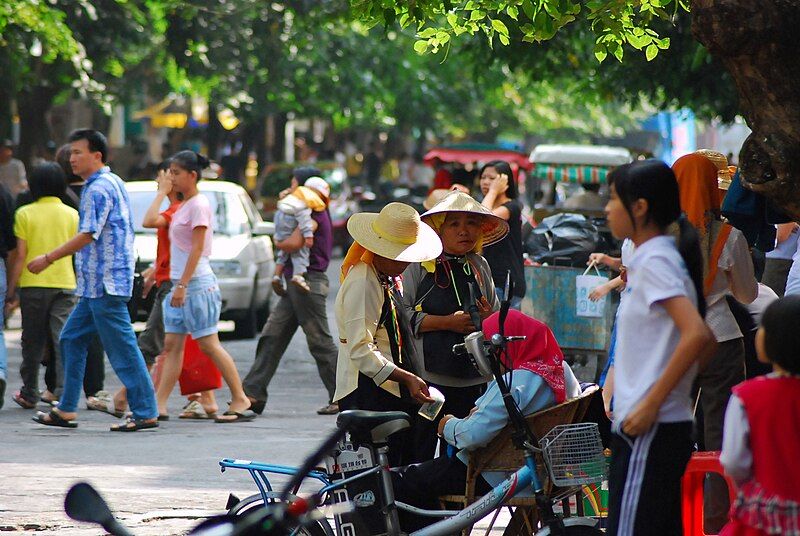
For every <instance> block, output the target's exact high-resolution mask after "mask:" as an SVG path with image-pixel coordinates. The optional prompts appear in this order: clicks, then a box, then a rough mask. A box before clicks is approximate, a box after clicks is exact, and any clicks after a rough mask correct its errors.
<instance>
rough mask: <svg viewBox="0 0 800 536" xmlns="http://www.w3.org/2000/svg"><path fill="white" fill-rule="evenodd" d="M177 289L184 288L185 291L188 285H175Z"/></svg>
mask: <svg viewBox="0 0 800 536" xmlns="http://www.w3.org/2000/svg"><path fill="white" fill-rule="evenodd" d="M175 288H183V289H185V288H186V285H184V284H183V283H178V284H177V285H175Z"/></svg>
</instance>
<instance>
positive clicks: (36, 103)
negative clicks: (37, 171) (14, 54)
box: [17, 86, 56, 170]
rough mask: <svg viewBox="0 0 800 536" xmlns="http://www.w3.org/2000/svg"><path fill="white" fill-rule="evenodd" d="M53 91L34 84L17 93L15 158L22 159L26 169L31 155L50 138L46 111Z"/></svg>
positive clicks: (48, 108)
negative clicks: (18, 126) (17, 130)
mask: <svg viewBox="0 0 800 536" xmlns="http://www.w3.org/2000/svg"><path fill="white" fill-rule="evenodd" d="M55 93H56V92H55V91H54V90H53V89H52V88H49V87H44V86H34V87H32V88H30V89H27V90H24V91H21V92H20V93H19V95H18V100H17V103H18V105H19V123H20V132H19V151H18V152H17V158H19V159H20V160H22V163H23V164H25V168H26V169H28V170H30V169H31V161H32V159H33V157H34V156H36V154H37V153H39V152H40V150H41V149H44V147H45V145H46V144H47V142H48V140H50V126H49V125H48V124H47V112H48V111H49V110H50V108H51V107H52V105H53V98H54V97H55Z"/></svg>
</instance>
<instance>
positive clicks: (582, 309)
mask: <svg viewBox="0 0 800 536" xmlns="http://www.w3.org/2000/svg"><path fill="white" fill-rule="evenodd" d="M592 268H594V271H595V272H596V273H597V275H587V274H588V273H589V270H591V269H592ZM605 283H608V278H606V277H603V276H602V275H600V272H599V271H598V270H597V266H596V265H595V264H594V263H592V264H591V265H589V267H588V268H586V271H585V272H583V275H579V276H575V314H576V315H577V316H581V317H588V318H601V317H602V316H603V313H604V311H605V309H606V298H608V295H605V296H603V297H602V298H600V299H599V300H597V301H592V300H590V299H589V294H591V292H592V291H593V290H594V289H595V288H596V287H598V286H600V285H603V284H605Z"/></svg>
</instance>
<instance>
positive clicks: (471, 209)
mask: <svg viewBox="0 0 800 536" xmlns="http://www.w3.org/2000/svg"><path fill="white" fill-rule="evenodd" d="M450 212H453V213H458V212H463V213H464V214H475V215H478V216H480V217H481V219H482V222H481V231H482V232H483V245H484V246H490V245H492V244H495V243H497V242H499V241H500V240H502V239H503V238H505V236H506V235H507V234H508V231H509V227H508V222H507V221H506V220H504V219H503V218H501V217H500V216H496V215H494V214H493V213H492V212H491V211H489V209H488V208H485V207H483V206H482V205H481V204H480V203H478V202H477V201H476V200H475V199H473V198H472V197H470V196H469V195H467V194H460V195H459V194H458V193H452V194H450V195H447V196H445V197H444V198H443V199H442V200H441V201H439V202H438V203H437V204H436V205H434V207H433V208H431V209H430V210H428V211H427V212H425V213H424V214H422V215H421V216H420V217H421V218H422V221H426V219H427V218H429V217H430V216H433V215H434V214H447V213H450Z"/></svg>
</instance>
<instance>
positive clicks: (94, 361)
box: [44, 335, 106, 398]
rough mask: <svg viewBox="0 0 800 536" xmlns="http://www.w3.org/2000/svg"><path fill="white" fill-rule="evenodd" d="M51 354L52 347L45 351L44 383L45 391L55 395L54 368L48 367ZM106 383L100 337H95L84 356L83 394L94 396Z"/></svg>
mask: <svg viewBox="0 0 800 536" xmlns="http://www.w3.org/2000/svg"><path fill="white" fill-rule="evenodd" d="M52 352H53V349H52V347H50V348H48V350H47V355H48V359H47V368H46V369H45V373H44V383H45V386H46V387H47V390H48V391H50V392H51V393H55V392H56V389H57V385H58V380H57V377H56V368H55V367H54V366H50V363H52V361H51V360H50V357H49V356H51V355H53V354H52ZM105 381H106V362H105V353H104V350H103V343H102V342H100V337H98V336H97V335H95V336H94V337H92V342H90V343H89V353H88V354H87V355H86V374H84V376H83V393H84V394H85V395H86V397H87V398H88V397H90V396H94V395H95V393H97V391H102V390H103V384H104V383H105Z"/></svg>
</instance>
